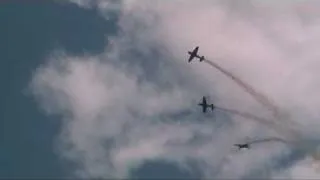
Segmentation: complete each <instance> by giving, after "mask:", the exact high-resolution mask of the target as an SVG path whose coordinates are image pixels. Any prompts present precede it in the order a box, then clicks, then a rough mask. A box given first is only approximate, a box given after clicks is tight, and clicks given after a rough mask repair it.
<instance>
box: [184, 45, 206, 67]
mask: <svg viewBox="0 0 320 180" xmlns="http://www.w3.org/2000/svg"><path fill="white" fill-rule="evenodd" d="M198 50H199V46H197V47H196V48H194V49H193V51H192V52H191V51H188V54H189V55H190V57H189V60H188V62H189V63H190V62H191V61H192V59H193V58H195V57H197V58H199V59H200V62H201V61H203V60H204V56H201V57H200V56H199V55H198Z"/></svg>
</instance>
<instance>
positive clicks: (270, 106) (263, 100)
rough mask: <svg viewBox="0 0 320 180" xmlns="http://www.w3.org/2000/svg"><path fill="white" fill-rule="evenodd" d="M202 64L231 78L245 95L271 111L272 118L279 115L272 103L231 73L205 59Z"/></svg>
mask: <svg viewBox="0 0 320 180" xmlns="http://www.w3.org/2000/svg"><path fill="white" fill-rule="evenodd" d="M204 62H206V63H207V64H209V65H210V66H212V67H214V68H216V69H218V70H219V71H220V72H222V73H223V74H224V75H226V76H227V77H229V78H231V80H233V81H234V82H235V83H237V84H238V85H239V86H240V87H242V88H243V89H244V90H245V91H246V92H247V93H249V94H250V95H251V96H252V97H253V98H254V99H256V100H257V101H258V102H259V103H261V104H262V105H264V106H265V107H266V108H268V109H269V110H271V111H272V113H273V115H274V116H277V115H278V113H279V110H278V108H277V106H276V105H274V103H272V102H271V100H270V99H269V98H267V97H266V96H264V95H262V94H260V93H258V92H257V91H256V90H254V88H252V87H251V86H250V85H248V84H246V83H244V82H243V81H242V80H241V79H240V78H238V77H236V76H235V75H233V74H232V73H230V72H228V71H227V70H225V69H223V68H222V67H220V66H219V65H218V64H216V63H214V62H212V61H209V60H207V59H205V60H204Z"/></svg>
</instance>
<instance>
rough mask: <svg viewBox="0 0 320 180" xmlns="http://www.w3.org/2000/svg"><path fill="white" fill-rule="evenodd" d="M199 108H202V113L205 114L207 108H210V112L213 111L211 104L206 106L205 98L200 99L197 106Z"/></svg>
mask: <svg viewBox="0 0 320 180" xmlns="http://www.w3.org/2000/svg"><path fill="white" fill-rule="evenodd" d="M198 105H199V106H202V112H203V113H205V112H207V108H211V110H212V111H213V109H214V108H215V106H214V105H213V104H208V103H207V100H206V97H204V96H203V97H202V102H201V103H199V104H198Z"/></svg>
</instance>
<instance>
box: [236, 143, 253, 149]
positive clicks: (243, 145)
mask: <svg viewBox="0 0 320 180" xmlns="http://www.w3.org/2000/svg"><path fill="white" fill-rule="evenodd" d="M234 146H237V147H238V148H239V150H240V149H250V145H249V144H248V143H246V144H234Z"/></svg>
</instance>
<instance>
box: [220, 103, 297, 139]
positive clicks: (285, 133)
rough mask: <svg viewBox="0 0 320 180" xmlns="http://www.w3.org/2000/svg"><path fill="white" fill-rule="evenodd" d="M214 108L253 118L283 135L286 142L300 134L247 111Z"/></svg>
mask: <svg viewBox="0 0 320 180" xmlns="http://www.w3.org/2000/svg"><path fill="white" fill-rule="evenodd" d="M216 109H218V110H220V111H223V112H226V113H231V114H234V115H238V116H241V117H243V118H246V119H249V120H253V121H255V122H258V123H261V124H263V125H265V126H267V127H269V128H271V129H273V130H275V131H276V132H277V133H279V135H282V136H284V139H286V140H285V141H286V142H293V141H295V140H296V138H298V137H299V136H300V134H298V133H297V132H296V131H295V130H294V129H290V128H288V127H284V126H283V124H280V122H278V121H272V120H270V119H266V118H262V117H258V116H256V115H253V114H251V113H248V112H241V111H238V110H235V109H228V108H222V107H216Z"/></svg>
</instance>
